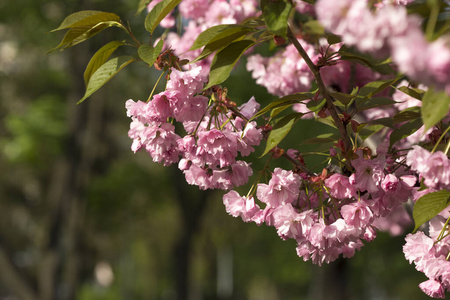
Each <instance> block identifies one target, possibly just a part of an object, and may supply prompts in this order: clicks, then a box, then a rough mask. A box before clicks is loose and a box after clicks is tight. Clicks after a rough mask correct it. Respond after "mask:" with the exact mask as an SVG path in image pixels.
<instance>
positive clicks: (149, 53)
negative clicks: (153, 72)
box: [138, 39, 164, 67]
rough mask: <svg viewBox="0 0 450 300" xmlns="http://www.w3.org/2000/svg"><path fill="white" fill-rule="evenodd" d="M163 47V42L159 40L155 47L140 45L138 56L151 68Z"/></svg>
mask: <svg viewBox="0 0 450 300" xmlns="http://www.w3.org/2000/svg"><path fill="white" fill-rule="evenodd" d="M163 46H164V40H162V39H161V40H159V42H158V43H157V44H156V46H155V47H152V46H150V45H146V44H144V45H141V46H140V47H139V49H138V55H139V57H140V58H141V59H142V60H143V61H145V62H146V63H147V64H148V65H149V66H150V67H151V66H152V65H153V63H154V62H155V60H156V59H157V58H158V56H159V54H160V53H161V50H162V48H163Z"/></svg>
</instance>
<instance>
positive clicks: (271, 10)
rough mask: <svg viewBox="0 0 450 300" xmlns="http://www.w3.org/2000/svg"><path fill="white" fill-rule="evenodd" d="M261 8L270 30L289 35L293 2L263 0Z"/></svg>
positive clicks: (285, 35) (283, 35)
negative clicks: (289, 21) (288, 26)
mask: <svg viewBox="0 0 450 300" xmlns="http://www.w3.org/2000/svg"><path fill="white" fill-rule="evenodd" d="M261 9H262V12H263V16H264V21H265V22H266V25H267V28H268V29H269V30H270V32H272V33H273V34H276V35H279V36H282V37H287V25H288V23H287V22H288V17H289V14H290V12H291V9H292V4H291V3H289V2H287V1H284V0H261Z"/></svg>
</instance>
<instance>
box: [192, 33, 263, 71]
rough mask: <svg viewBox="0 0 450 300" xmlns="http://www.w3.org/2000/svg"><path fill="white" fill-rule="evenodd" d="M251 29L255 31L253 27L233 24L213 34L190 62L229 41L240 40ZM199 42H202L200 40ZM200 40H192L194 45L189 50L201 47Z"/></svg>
mask: <svg viewBox="0 0 450 300" xmlns="http://www.w3.org/2000/svg"><path fill="white" fill-rule="evenodd" d="M219 26H220V25H219ZM227 26H230V25H227ZM253 31H255V30H254V29H253V28H249V27H244V26H239V25H234V26H232V27H229V28H227V29H223V30H222V31H221V32H219V33H218V34H217V35H216V36H214V37H213V38H212V39H210V40H209V41H208V42H207V44H206V45H205V48H204V49H203V50H202V53H200V55H199V56H198V57H197V58H196V59H194V60H193V61H192V63H194V62H197V61H199V60H202V59H204V58H205V57H207V56H209V55H210V54H212V53H213V52H215V51H217V50H220V49H223V48H224V47H226V46H228V45H229V44H230V43H232V42H234V41H237V40H241V39H242V38H244V37H245V35H247V34H248V33H250V32H253ZM203 33H204V32H203ZM200 35H201V34H200ZM199 37H200V36H199ZM204 40H206V39H204ZM196 41H197V40H196ZM200 42H202V41H200ZM200 42H199V43H196V42H194V45H193V46H192V47H191V49H190V50H195V49H198V48H200V47H202V46H203V45H201V44H200ZM200 45H201V46H200ZM199 46H200V47H199Z"/></svg>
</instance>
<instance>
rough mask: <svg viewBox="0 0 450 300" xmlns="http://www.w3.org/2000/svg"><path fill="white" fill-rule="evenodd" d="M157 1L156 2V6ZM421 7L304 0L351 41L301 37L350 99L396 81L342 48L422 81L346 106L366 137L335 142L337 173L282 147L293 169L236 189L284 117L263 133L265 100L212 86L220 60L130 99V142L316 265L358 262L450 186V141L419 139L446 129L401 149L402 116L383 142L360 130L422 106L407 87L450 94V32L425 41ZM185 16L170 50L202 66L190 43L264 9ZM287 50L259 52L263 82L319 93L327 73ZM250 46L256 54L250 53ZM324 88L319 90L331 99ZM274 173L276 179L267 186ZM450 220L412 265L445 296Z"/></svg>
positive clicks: (184, 10)
mask: <svg viewBox="0 0 450 300" xmlns="http://www.w3.org/2000/svg"><path fill="white" fill-rule="evenodd" d="M158 2H160V1H158V0H155V1H152V2H151V3H150V5H149V9H151V8H152V7H154V5H156V4H157V3H158ZM410 2H411V0H383V1H377V3H376V4H375V6H374V7H373V8H372V9H370V8H369V6H368V5H369V1H368V0H342V1H331V0H318V1H317V2H316V4H315V5H314V6H313V5H310V4H307V3H305V2H303V1H299V0H295V1H293V3H294V5H295V8H296V11H297V12H299V13H301V14H307V15H308V16H310V17H312V18H315V17H317V19H318V21H319V22H320V23H321V24H322V25H323V26H324V27H325V29H326V30H327V31H330V32H332V33H334V34H336V35H339V36H340V37H341V40H342V43H337V44H333V45H329V44H328V42H327V41H326V40H325V39H319V40H318V41H317V42H315V43H310V42H308V41H307V40H308V39H307V38H305V37H304V36H301V35H300V34H299V35H298V36H297V41H298V42H299V44H300V45H301V47H303V48H304V50H305V52H306V53H307V55H308V56H309V58H310V59H311V61H312V63H314V64H315V65H316V67H317V68H318V70H319V71H320V75H319V76H321V78H322V80H323V83H324V84H325V86H327V88H328V89H329V91H328V92H342V93H346V94H349V93H351V92H352V90H353V89H354V88H355V87H361V86H363V85H365V84H367V83H370V82H373V81H375V80H379V79H385V77H383V76H384V75H380V74H379V73H377V72H374V71H373V70H372V69H370V68H367V67H366V66H363V65H361V64H355V63H353V62H350V61H347V60H343V59H341V57H340V55H339V49H340V48H341V47H342V46H343V45H346V46H355V47H356V48H357V49H358V50H359V51H361V52H365V53H369V54H371V55H373V56H376V57H377V58H387V57H391V58H392V60H393V62H394V64H395V65H396V68H398V70H399V71H400V72H402V73H404V74H405V75H407V77H408V79H409V80H411V82H416V83H410V82H407V81H402V82H401V83H400V84H399V85H398V86H397V89H396V90H395V92H394V93H393V94H392V95H390V94H389V95H388V94H387V93H386V95H383V96H385V99H387V97H390V98H389V99H387V100H393V101H392V102H393V103H394V104H393V105H386V106H380V107H375V108H372V109H367V110H366V109H364V110H363V111H362V112H358V113H356V112H355V113H354V114H353V112H351V110H350V109H349V110H347V108H348V107H347V105H345V110H346V111H345V112H342V111H339V113H340V116H339V117H341V121H342V122H343V123H344V122H346V123H345V124H344V126H346V125H348V126H347V127H348V128H349V127H352V128H353V133H354V135H356V137H354V144H353V147H351V149H344V146H343V138H344V137H343V136H342V137H341V138H342V139H340V140H338V141H337V143H336V144H335V145H334V147H332V148H331V149H330V155H329V156H328V158H329V162H330V165H333V164H332V163H331V162H333V163H334V164H335V165H336V168H335V169H332V168H331V169H330V170H328V169H324V170H323V172H322V173H320V174H316V173H313V172H311V171H309V170H308V168H307V167H306V165H305V164H304V161H303V158H302V156H301V154H300V152H298V151H297V150H292V149H291V150H288V151H286V152H285V153H284V152H280V153H283V154H280V153H278V154H280V155H279V156H284V157H285V158H287V159H288V160H289V161H291V162H292V163H293V169H292V170H285V169H281V168H275V169H274V170H273V171H272V172H270V171H269V170H268V168H267V166H266V167H265V168H264V170H262V171H261V172H260V176H258V178H257V179H256V181H255V183H254V184H253V186H252V187H251V189H250V191H249V193H248V195H247V196H241V195H240V194H239V193H238V192H237V191H235V190H233V189H234V188H235V187H237V186H240V185H243V184H245V183H247V182H248V181H249V177H250V176H251V175H252V174H253V170H252V169H251V167H250V164H249V163H247V162H246V161H244V160H243V159H242V158H244V157H246V156H248V155H249V154H250V153H252V152H253V151H254V150H255V147H256V146H258V145H259V144H260V143H261V140H262V139H263V136H265V137H267V135H265V134H270V133H268V132H270V130H271V128H272V127H271V125H272V124H273V123H272V124H270V122H269V123H266V124H265V125H264V132H263V130H262V128H263V126H258V124H257V123H256V122H255V121H250V120H251V119H252V117H253V116H254V115H255V114H256V113H257V111H258V110H259V108H260V106H259V104H258V103H257V102H256V101H255V99H254V98H251V99H250V100H249V101H248V102H247V103H245V104H243V105H242V106H240V107H236V106H235V104H234V103H232V102H231V101H230V100H229V99H228V98H227V95H226V90H225V89H223V88H222V87H218V86H215V87H212V88H209V89H208V90H206V91H205V90H204V85H205V84H206V82H207V80H208V78H207V74H208V73H209V68H210V64H211V58H207V59H203V60H200V61H198V62H197V66H195V65H193V66H191V68H190V69H188V70H187V71H181V70H179V69H176V68H172V69H171V70H170V72H169V73H170V78H169V79H168V81H167V85H166V89H165V90H164V91H163V92H161V93H159V94H157V95H154V96H153V97H152V98H151V99H149V101H148V102H142V101H137V102H135V101H132V100H128V101H127V103H126V108H127V115H128V116H129V117H131V119H132V122H131V125H130V131H129V133H128V135H129V137H130V138H131V139H133V144H132V146H131V149H132V150H133V151H134V152H136V151H138V150H139V149H141V148H144V149H145V150H146V151H147V152H148V153H149V155H150V156H151V157H152V159H153V160H154V161H155V162H158V163H162V164H163V165H165V166H168V165H171V164H178V168H179V169H180V170H181V171H183V173H184V175H185V177H186V181H187V182H188V183H189V184H193V185H197V186H198V187H199V188H200V189H222V190H226V191H228V192H227V193H226V194H225V195H224V196H223V203H224V205H225V209H226V211H227V212H228V213H229V214H230V215H232V216H234V217H240V218H242V220H243V221H244V222H254V223H256V224H257V225H262V224H265V225H267V226H273V227H275V229H276V231H277V234H278V236H279V237H280V238H281V239H283V240H286V239H294V240H295V241H296V243H297V247H296V251H297V254H298V256H299V257H301V258H303V260H305V261H306V260H311V261H312V262H313V263H315V264H319V265H322V264H323V263H329V262H332V261H334V260H336V259H337V258H338V257H339V256H343V257H351V256H353V255H354V253H355V251H356V250H359V249H360V248H361V247H362V246H363V245H364V242H369V241H371V240H373V239H374V238H375V237H376V234H377V230H388V231H390V232H391V233H392V234H399V233H401V231H402V229H403V228H402V227H403V226H404V225H405V224H410V222H411V219H410V217H409V215H408V214H407V213H406V210H405V209H404V204H405V203H406V202H408V201H409V202H411V201H416V200H417V199H419V198H420V197H421V196H422V195H424V194H426V193H431V192H435V191H439V190H450V160H449V158H448V156H447V152H448V147H447V150H446V152H442V151H435V149H433V150H432V151H431V152H429V151H428V150H426V149H425V148H422V147H421V146H418V144H419V143H420V144H421V145H423V144H427V146H430V145H431V144H433V143H440V140H439V142H436V141H437V138H436V137H439V136H440V135H441V134H442V131H443V130H444V129H443V128H444V126H442V124H441V126H440V128H437V127H436V126H435V127H434V128H431V129H429V130H428V131H427V132H425V127H422V128H420V129H419V130H416V131H415V132H413V133H412V134H409V135H408V136H406V137H404V138H402V139H400V141H396V142H395V143H393V144H392V145H390V140H389V139H390V136H389V135H390V134H391V133H392V132H393V130H394V129H393V128H394V127H397V128H398V126H402V125H404V124H405V123H406V122H405V123H402V122H397V123H395V124H394V125H393V126H392V127H393V128H386V127H385V128H384V129H383V130H381V131H380V132H378V133H377V135H376V138H375V139H374V140H376V139H378V140H377V141H376V142H375V143H374V144H373V145H371V147H370V148H369V146H370V145H368V144H369V142H367V140H366V141H363V142H364V143H363V142H361V143H360V140H359V136H358V130H357V129H355V128H356V127H357V126H358V125H360V124H359V123H358V122H359V121H361V120H363V121H362V122H374V124H377V123H376V122H377V121H378V120H380V119H389V118H392V117H394V115H396V114H398V113H399V112H400V111H403V110H409V109H411V108H413V107H418V106H421V105H422V102H421V101H420V100H418V99H416V98H413V97H411V96H410V95H408V94H407V93H405V92H404V91H402V87H403V88H404V87H408V88H409V87H417V88H416V91H418V92H424V91H426V90H427V87H428V86H430V87H431V86H433V87H436V88H438V89H441V90H445V91H446V92H447V93H448V94H450V48H449V47H448V43H446V41H445V40H444V39H443V38H439V39H437V40H435V41H428V40H427V39H426V37H425V35H424V33H423V31H422V29H421V23H420V19H419V17H418V16H414V15H410V14H407V10H406V8H405V5H408V4H409V3H410ZM330 7H332V8H333V9H330ZM178 13H179V14H180V16H181V20H182V25H183V26H184V28H183V30H182V34H178V33H175V32H169V33H168V35H167V38H166V40H165V45H166V46H168V48H171V49H173V50H172V51H173V53H174V54H175V55H176V56H177V57H178V58H179V59H187V60H191V61H192V60H194V59H195V58H196V57H198V55H199V54H200V53H201V51H202V50H201V49H197V50H194V51H189V49H190V47H191V46H192V44H193V43H194V40H195V39H196V38H197V37H198V35H199V34H200V33H201V32H203V31H204V30H206V29H207V28H210V27H212V26H214V25H219V24H239V23H241V22H243V21H244V20H246V19H248V18H258V17H259V16H260V10H259V9H258V7H257V2H256V0H185V1H182V2H181V4H180V5H179V9H178ZM174 25H175V18H174V16H173V15H171V14H169V15H168V16H167V17H166V18H165V19H164V20H163V21H162V22H161V26H163V27H168V28H169V27H173V26H174ZM411 45H414V47H411ZM280 49H281V50H279V51H278V52H276V54H275V55H273V56H271V57H263V56H262V55H260V54H253V55H249V56H248V59H247V64H246V67H247V70H248V71H250V72H251V73H252V77H253V78H254V79H255V80H256V83H257V84H259V85H262V86H264V87H266V89H267V91H268V92H269V93H270V94H272V95H275V96H280V97H283V96H286V95H291V94H294V93H298V92H310V91H311V90H312V87H313V86H314V81H315V78H316V77H315V76H314V74H313V73H312V71H311V70H310V68H309V67H308V65H307V63H306V62H305V60H304V58H303V57H302V56H301V55H300V54H299V51H298V49H297V48H296V47H295V46H294V45H292V44H288V45H285V46H283V47H281V48H280ZM250 53H252V50H250V51H247V54H250ZM419 83H420V84H419ZM403 90H404V89H403ZM320 92H321V93H316V96H317V97H320V96H321V95H323V94H324V93H323V92H324V91H320ZM419 98H420V97H419ZM327 100H328V99H327ZM306 101H308V100H306ZM306 101H304V103H297V104H295V105H293V109H294V110H295V111H297V112H302V113H305V116H306V117H314V115H313V114H312V113H311V111H309V110H308V109H307V107H306V105H305V103H306ZM328 106H329V104H328ZM324 111H325V110H324ZM337 111H338V110H337ZM326 113H327V112H325V114H326ZM350 114H352V115H350ZM318 115H319V114H318ZM305 116H304V117H305ZM319 117H320V118H323V114H322V115H319ZM357 119H358V121H357ZM270 120H272V119H270ZM408 120H409V119H408ZM408 120H407V121H408ZM266 121H267V120H266ZM333 121H334V122H335V123H336V122H337V121H339V120H333ZM444 121H445V123H447V122H448V119H444ZM380 124H381V122H380ZM260 125H261V124H260ZM349 130H350V129H349ZM180 132H182V133H180ZM341 134H342V133H341ZM446 134H447V131H446V132H444V133H443V136H445V135H446ZM347 138H348V137H347ZM431 148H432V147H429V149H431ZM278 150H280V149H278ZM339 150H340V152H339ZM276 151H277V148H275V149H274V150H272V151H271V154H272V156H271V159H272V158H274V157H275V158H277V155H278V154H276ZM338 152H339V154H338ZM333 166H334V165H333ZM263 175H269V177H270V179H269V180H268V181H265V182H263V181H262V180H261V178H263ZM448 217H449V216H448V215H445V214H441V215H440V216H438V217H436V218H434V219H433V220H431V222H430V233H429V236H427V235H425V234H424V233H423V232H418V233H415V234H410V235H408V236H407V238H406V245H405V246H404V249H403V250H404V253H405V256H406V258H407V259H408V260H409V261H410V263H411V262H414V263H415V265H416V268H417V270H419V271H421V272H423V273H425V275H426V276H427V277H428V278H429V280H428V281H425V282H423V283H422V284H421V285H420V288H421V289H422V290H423V291H424V292H425V293H426V294H428V295H429V296H432V297H436V298H443V297H444V292H445V290H447V291H449V290H450V271H449V270H450V265H449V261H448V258H449V253H450V244H449V242H450V240H449V238H448V236H447V235H448V233H445V232H448V228H447V223H448V222H447V223H446V222H445V219H446V218H448Z"/></svg>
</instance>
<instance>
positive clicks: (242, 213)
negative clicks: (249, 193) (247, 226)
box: [223, 191, 261, 222]
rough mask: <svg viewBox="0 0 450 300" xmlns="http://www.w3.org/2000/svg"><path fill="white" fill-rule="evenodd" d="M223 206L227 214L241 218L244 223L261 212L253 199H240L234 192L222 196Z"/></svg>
mask: <svg viewBox="0 0 450 300" xmlns="http://www.w3.org/2000/svg"><path fill="white" fill-rule="evenodd" d="M223 204H224V205H225V210H226V211H227V213H229V214H230V215H232V216H233V217H241V218H242V220H243V221H244V222H249V221H250V220H251V218H252V217H253V216H254V215H255V214H256V213H257V212H258V211H260V210H261V209H260V208H259V206H258V205H256V204H255V200H254V199H253V197H250V198H247V197H241V196H240V195H239V194H238V193H237V192H236V191H230V192H228V193H226V194H225V195H224V196H223Z"/></svg>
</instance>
